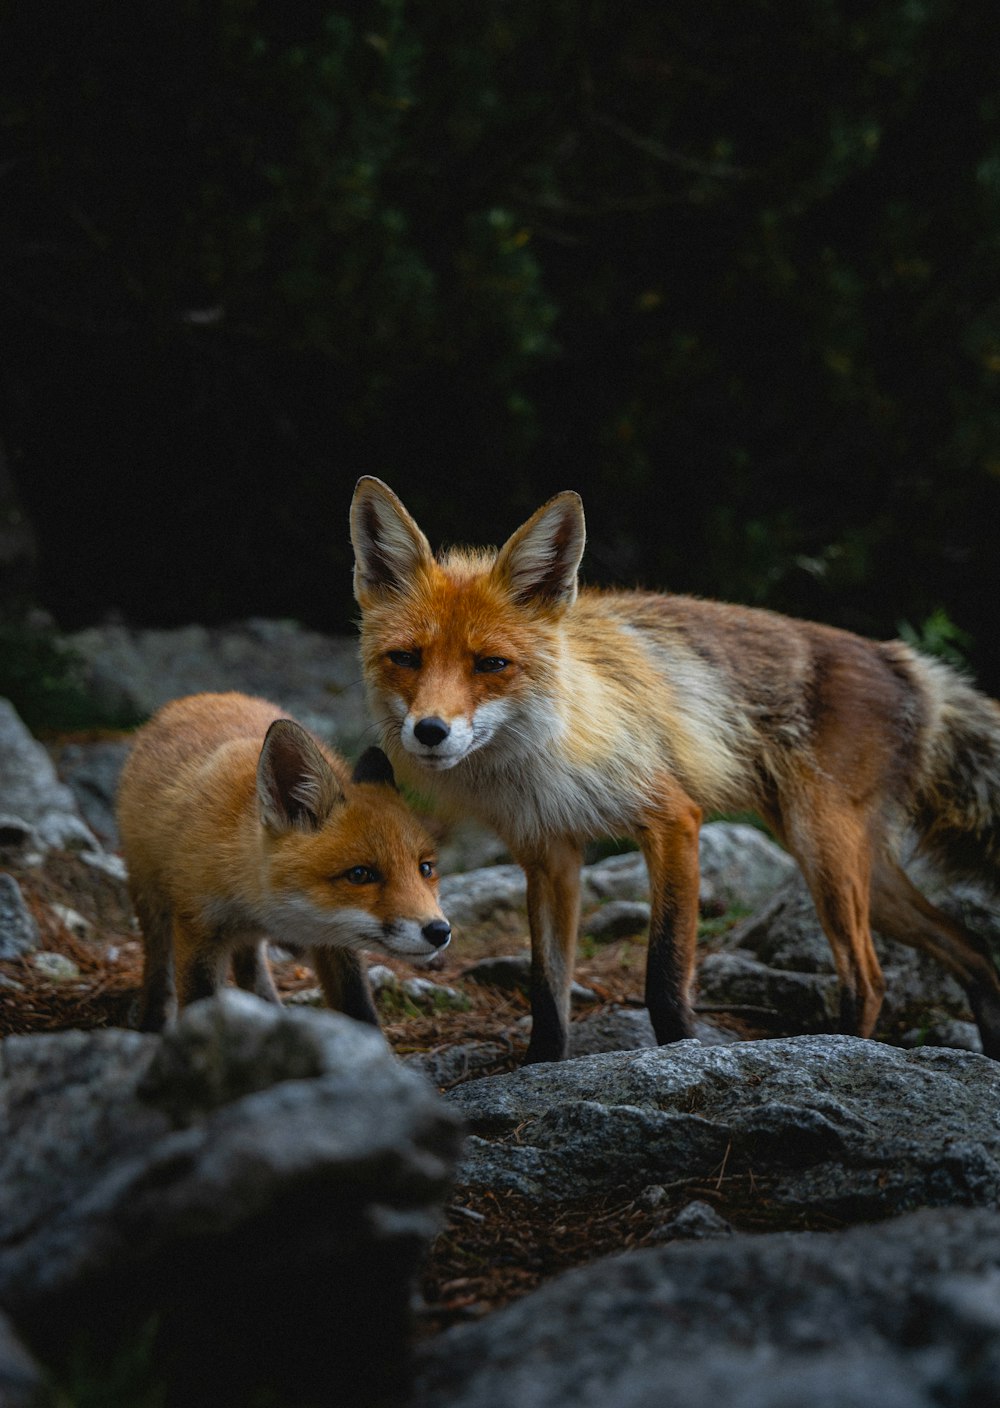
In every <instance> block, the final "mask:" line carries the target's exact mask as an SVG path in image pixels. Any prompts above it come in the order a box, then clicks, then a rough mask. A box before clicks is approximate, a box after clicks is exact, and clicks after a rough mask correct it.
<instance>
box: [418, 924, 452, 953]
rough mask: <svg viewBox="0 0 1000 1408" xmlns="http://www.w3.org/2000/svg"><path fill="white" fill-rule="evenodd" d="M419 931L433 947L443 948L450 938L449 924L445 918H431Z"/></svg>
mask: <svg viewBox="0 0 1000 1408" xmlns="http://www.w3.org/2000/svg"><path fill="white" fill-rule="evenodd" d="M420 932H421V933H422V934H423V936H424V938H425V939H426V940H427V942H428V943H429V944H433V945H434V947H435V948H444V946H445V944H446V943H447V942H448V940H449V939H450V938H451V925H450V924H449V923H448V921H447V919H432V920H431V922H430V923H429V924H425V925H424V927H423V928H422V929H421V931H420Z"/></svg>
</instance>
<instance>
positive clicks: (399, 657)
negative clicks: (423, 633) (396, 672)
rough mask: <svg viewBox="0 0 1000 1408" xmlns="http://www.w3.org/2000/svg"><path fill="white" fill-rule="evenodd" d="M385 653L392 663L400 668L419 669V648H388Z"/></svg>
mask: <svg viewBox="0 0 1000 1408" xmlns="http://www.w3.org/2000/svg"><path fill="white" fill-rule="evenodd" d="M387 654H388V658H389V659H390V660H391V661H392V663H393V664H394V665H398V666H399V667H400V669H402V670H419V669H420V651H419V650H390V651H388V652H387Z"/></svg>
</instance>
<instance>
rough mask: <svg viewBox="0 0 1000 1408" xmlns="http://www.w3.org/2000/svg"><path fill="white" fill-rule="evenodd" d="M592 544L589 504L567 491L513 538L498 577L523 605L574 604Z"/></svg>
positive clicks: (505, 549)
mask: <svg viewBox="0 0 1000 1408" xmlns="http://www.w3.org/2000/svg"><path fill="white" fill-rule="evenodd" d="M586 541H587V530H586V526H585V524H584V521H583V501H582V500H581V498H580V495H579V494H577V493H574V492H573V490H572V489H567V490H566V491H565V492H564V493H562V494H557V495H556V496H555V498H554V499H549V501H548V503H547V504H543V505H542V507H541V508H540V509H539V510H538V512H537V513H534V514H532V516H531V517H530V518H529V519H528V521H527V523H524V524H522V525H521V527H520V528H518V530H517V532H516V533H513V534H512V535H511V536H510V537H509V538H508V539H507V541H506V542H505V543H504V545H503V547H502V548H501V549H500V553H499V555H498V557H497V560H496V565H495V566H494V568H493V574H494V576H495V577H497V578H499V579H500V580H501V581H502V582H503V583H504V584H505V585H506V586H507V587H508V588H509V589H510V590H511V591H512V592H513V594H514V596H515V597H516V598H517V599H518V600H519V601H523V602H525V603H529V602H539V603H541V604H544V605H547V606H561V607H564V608H565V607H567V606H572V605H573V602H574V601H575V600H576V585H577V584H576V574H577V571H578V570H579V567H580V559H581V558H582V557H583V548H584V544H585V543H586Z"/></svg>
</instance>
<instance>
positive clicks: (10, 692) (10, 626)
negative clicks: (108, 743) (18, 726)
mask: <svg viewBox="0 0 1000 1408" xmlns="http://www.w3.org/2000/svg"><path fill="white" fill-rule="evenodd" d="M0 698H3V699H9V700H10V702H11V703H12V704H13V706H14V708H15V709H16V710H17V712H18V714H19V715H20V717H21V719H22V720H23V721H24V723H25V724H26V725H27V727H28V728H29V729H31V730H32V731H33V732H35V733H44V732H46V731H67V730H73V729H92V728H133V727H135V725H136V724H138V723H140V722H141V720H140V719H139V717H138V716H136V715H134V714H132V713H127V712H120V713H117V714H111V713H109V712H108V710H107V708H106V707H105V706H104V705H102V704H100V703H99V702H98V701H97V700H95V699H94V698H93V696H92V695H91V693H90V691H89V690H88V688H87V682H86V675H85V671H84V667H83V662H82V661H81V660H80V658H79V657H78V656H77V655H76V654H75V653H74V651H73V650H72V649H70V647H69V646H67V645H66V643H65V642H64V641H62V640H60V639H59V637H58V636H57V635H56V634H55V633H54V632H53V631H51V630H43V629H39V628H36V627H33V626H27V625H20V624H14V623H9V622H7V623H4V622H0Z"/></svg>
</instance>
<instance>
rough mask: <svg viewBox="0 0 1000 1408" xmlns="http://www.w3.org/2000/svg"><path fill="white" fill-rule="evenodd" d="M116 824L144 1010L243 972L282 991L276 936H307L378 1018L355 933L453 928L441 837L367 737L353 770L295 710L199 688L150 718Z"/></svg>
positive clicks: (423, 947) (423, 948) (432, 937)
mask: <svg viewBox="0 0 1000 1408" xmlns="http://www.w3.org/2000/svg"><path fill="white" fill-rule="evenodd" d="M118 825H119V830H120V834H121V844H122V854H123V855H124V858H125V863H126V865H127V867H128V873H129V888H130V890H131V894H132V899H133V902H134V904H135V909H136V913H137V915H138V917H139V923H140V925H141V927H142V933H143V940H144V944H145V968H144V973H143V993H142V1004H141V1011H140V1017H139V1025H140V1026H141V1027H142V1028H143V1030H147V1031H150V1030H157V1029H158V1028H159V1027H161V1026H162V1025H163V1023H164V1022H165V1021H166V1020H167V1018H168V1017H170V1016H171V1015H173V1012H174V1010H175V1008H176V1006H177V1005H178V1004H179V1005H180V1006H182V1007H183V1006H184V1005H185V1004H186V1003H188V1002H192V1001H194V999H195V998H198V997H206V996H209V995H210V994H212V993H214V992H216V991H217V990H218V989H219V987H220V986H221V985H222V983H223V982H224V980H225V975H226V969H227V967H228V964H229V961H230V959H231V960H232V964H233V972H234V976H235V978H236V981H237V982H238V983H239V985H240V986H241V987H243V988H247V989H248V990H250V991H252V992H256V993H257V994H258V996H260V997H263V998H266V999H268V1000H270V1001H273V1002H277V1001H278V994H277V991H276V990H275V987H274V983H273V981H272V979H271V973H270V969H269V967H268V964H267V958H266V944H265V939H266V938H270V939H273V940H274V942H275V943H278V944H282V945H285V946H287V947H289V948H292V949H294V950H299V949H302V950H305V951H306V952H307V954H308V957H309V961H310V963H311V964H312V966H313V967H314V968H315V969H316V972H317V975H318V976H319V979H320V982H321V983H322V986H323V990H324V992H325V994H326V999H327V1001H328V1002H329V1004H330V1006H331V1007H334V1008H337V1009H338V1010H340V1011H342V1012H346V1013H347V1014H348V1015H349V1016H351V1017H356V1018H358V1019H359V1020H361V1021H366V1022H371V1023H373V1024H375V1025H376V1026H377V1025H378V1017H377V1015H376V1013H375V1007H374V1004H373V1002H372V997H371V991H370V989H369V986H368V978H367V974H366V971H365V969H364V966H363V964H362V962H361V960H360V958H359V956H358V953H357V949H359V948H362V947H364V948H371V949H376V950H379V951H381V952H383V953H388V954H396V955H400V956H405V957H408V958H426V957H429V956H430V955H431V954H433V953H436V952H437V951H438V950H440V949H441V948H442V947H443V946H444V945H445V944H446V943H447V942H448V939H449V937H450V933H451V930H450V928H449V925H448V921H447V920H446V919H445V917H444V915H443V914H442V913H441V910H440V908H439V906H438V901H437V888H438V882H437V866H436V860H435V856H434V847H433V843H432V842H431V840H430V838H429V837H428V836H427V834H426V832H425V831H424V829H423V827H422V826H421V825H420V824H419V823H418V821H417V820H416V818H415V817H414V816H413V814H412V813H411V812H410V810H409V808H408V807H407V806H406V804H405V803H404V801H403V799H402V797H401V796H400V795H399V792H398V791H397V790H396V786H395V779H394V777H393V772H392V767H391V765H390V763H389V761H388V759H387V758H386V756H385V754H384V753H382V752H381V750H380V749H378V748H369V749H368V750H367V751H366V752H365V753H364V754H362V756H361V758H360V759H359V761H358V763H357V766H356V767H355V769H354V772H353V775H352V774H351V772H350V770H349V769H348V766H347V764H346V763H345V762H344V760H343V759H342V758H340V757H338V756H337V755H336V754H335V753H333V752H331V751H330V750H328V749H326V748H324V747H323V746H322V744H320V743H319V742H318V741H317V740H316V739H315V738H313V737H312V736H311V735H310V734H309V733H307V732H306V730H305V729H304V728H302V726H301V725H300V724H298V723H296V722H295V721H294V720H292V719H290V718H288V716H287V715H286V714H285V713H284V711H283V710H281V709H279V708H277V707H276V706H275V705H273V704H269V703H267V702H266V700H263V699H251V698H249V697H248V696H246V695H243V694H194V695H191V696H189V697H187V698H185V699H177V700H174V701H173V702H172V703H170V704H167V705H165V706H164V707H163V708H162V709H161V710H160V711H159V713H157V714H156V715H154V717H153V718H152V719H151V720H150V721H149V723H147V724H145V725H144V726H143V727H142V728H141V729H140V730H139V732H138V733H137V734H136V738H135V743H134V745H133V747H132V750H131V752H130V754H129V757H128V760H127V761H126V764H125V768H124V770H123V772H122V778H121V783H120V786H119V793H118Z"/></svg>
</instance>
